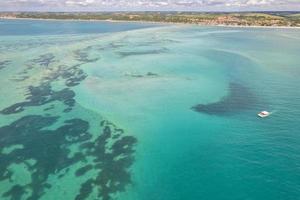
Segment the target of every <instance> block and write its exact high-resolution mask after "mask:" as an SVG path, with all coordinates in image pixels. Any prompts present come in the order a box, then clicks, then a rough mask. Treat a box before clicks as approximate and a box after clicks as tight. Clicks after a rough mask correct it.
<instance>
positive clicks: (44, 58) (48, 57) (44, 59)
mask: <svg viewBox="0 0 300 200" xmlns="http://www.w3.org/2000/svg"><path fill="white" fill-rule="evenodd" d="M30 62H31V63H33V64H38V65H40V66H43V67H48V66H49V65H50V64H52V63H54V62H55V56H54V55H53V54H52V53H47V54H43V55H40V56H39V57H38V58H36V59H32V60H30Z"/></svg>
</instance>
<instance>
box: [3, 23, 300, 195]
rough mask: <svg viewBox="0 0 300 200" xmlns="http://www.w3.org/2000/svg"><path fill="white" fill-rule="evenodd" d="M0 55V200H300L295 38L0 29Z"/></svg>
mask: <svg viewBox="0 0 300 200" xmlns="http://www.w3.org/2000/svg"><path fill="white" fill-rule="evenodd" d="M0 44H1V45H0V77H1V79H0V94H1V99H0V153H1V154H0V163H1V165H0V195H1V199H30V200H32V199H43V200H50V199H51V200H52V199H66V200H69V199H70V200H71V199H72V200H73V199H76V200H79V199H103V200H108V199H122V200H125V199H128V200H135V199H136V200H182V199H186V200H187V199H189V200H194V199H211V200H215V199H222V200H226V199H228V200H240V199H247V200H250V199H253V200H260V199H261V200H266V199H270V200H271V199H272V200H274V199H285V200H289V199H290V200H295V199H300V90H299V86H300V78H299V77H300V59H299V53H300V30H298V29H276V28H237V27H234V28H230V27H202V26H193V25H160V24H147V23H144V24H143V23H113V22H71V21H70V22H68V21H31V20H2V21H0ZM261 110H269V111H272V112H273V114H272V115H271V116H270V117H268V118H266V119H260V118H258V117H257V115H256V114H257V113H258V112H259V111H261Z"/></svg>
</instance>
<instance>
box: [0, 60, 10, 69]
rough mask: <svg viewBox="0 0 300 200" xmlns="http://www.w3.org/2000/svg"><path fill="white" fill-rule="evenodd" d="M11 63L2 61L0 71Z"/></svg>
mask: <svg viewBox="0 0 300 200" xmlns="http://www.w3.org/2000/svg"><path fill="white" fill-rule="evenodd" d="M10 63H11V61H10V60H4V61H0V70H1V69H4V68H6V67H7V66H8V65H9V64H10Z"/></svg>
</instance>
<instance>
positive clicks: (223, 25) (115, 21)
mask: <svg viewBox="0 0 300 200" xmlns="http://www.w3.org/2000/svg"><path fill="white" fill-rule="evenodd" d="M0 20H40V21H83V22H112V23H150V24H161V25H164V24H170V25H186V26H190V25H196V26H204V27H229V28H268V29H300V26H258V25H251V26H246V25H227V24H201V23H182V22H166V21H161V22H158V21H146V20H138V21H137V20H111V19H51V18H49V19H44V18H20V17H19V18H18V17H0Z"/></svg>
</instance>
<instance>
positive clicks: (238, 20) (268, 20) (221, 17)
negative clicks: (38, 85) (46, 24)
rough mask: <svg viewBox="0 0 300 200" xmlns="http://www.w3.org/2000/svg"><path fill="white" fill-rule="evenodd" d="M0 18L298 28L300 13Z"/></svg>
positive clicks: (33, 14)
mask: <svg viewBox="0 0 300 200" xmlns="http://www.w3.org/2000/svg"><path fill="white" fill-rule="evenodd" d="M0 18H9V19H15V18H21V19H58V20H109V21H143V22H160V23H184V24H199V25H210V26H217V25H219V26H271V27H300V12H287V11H284V12H279V11H277V12H77V13H76V12H75V13H74V12H2V13H0Z"/></svg>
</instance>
